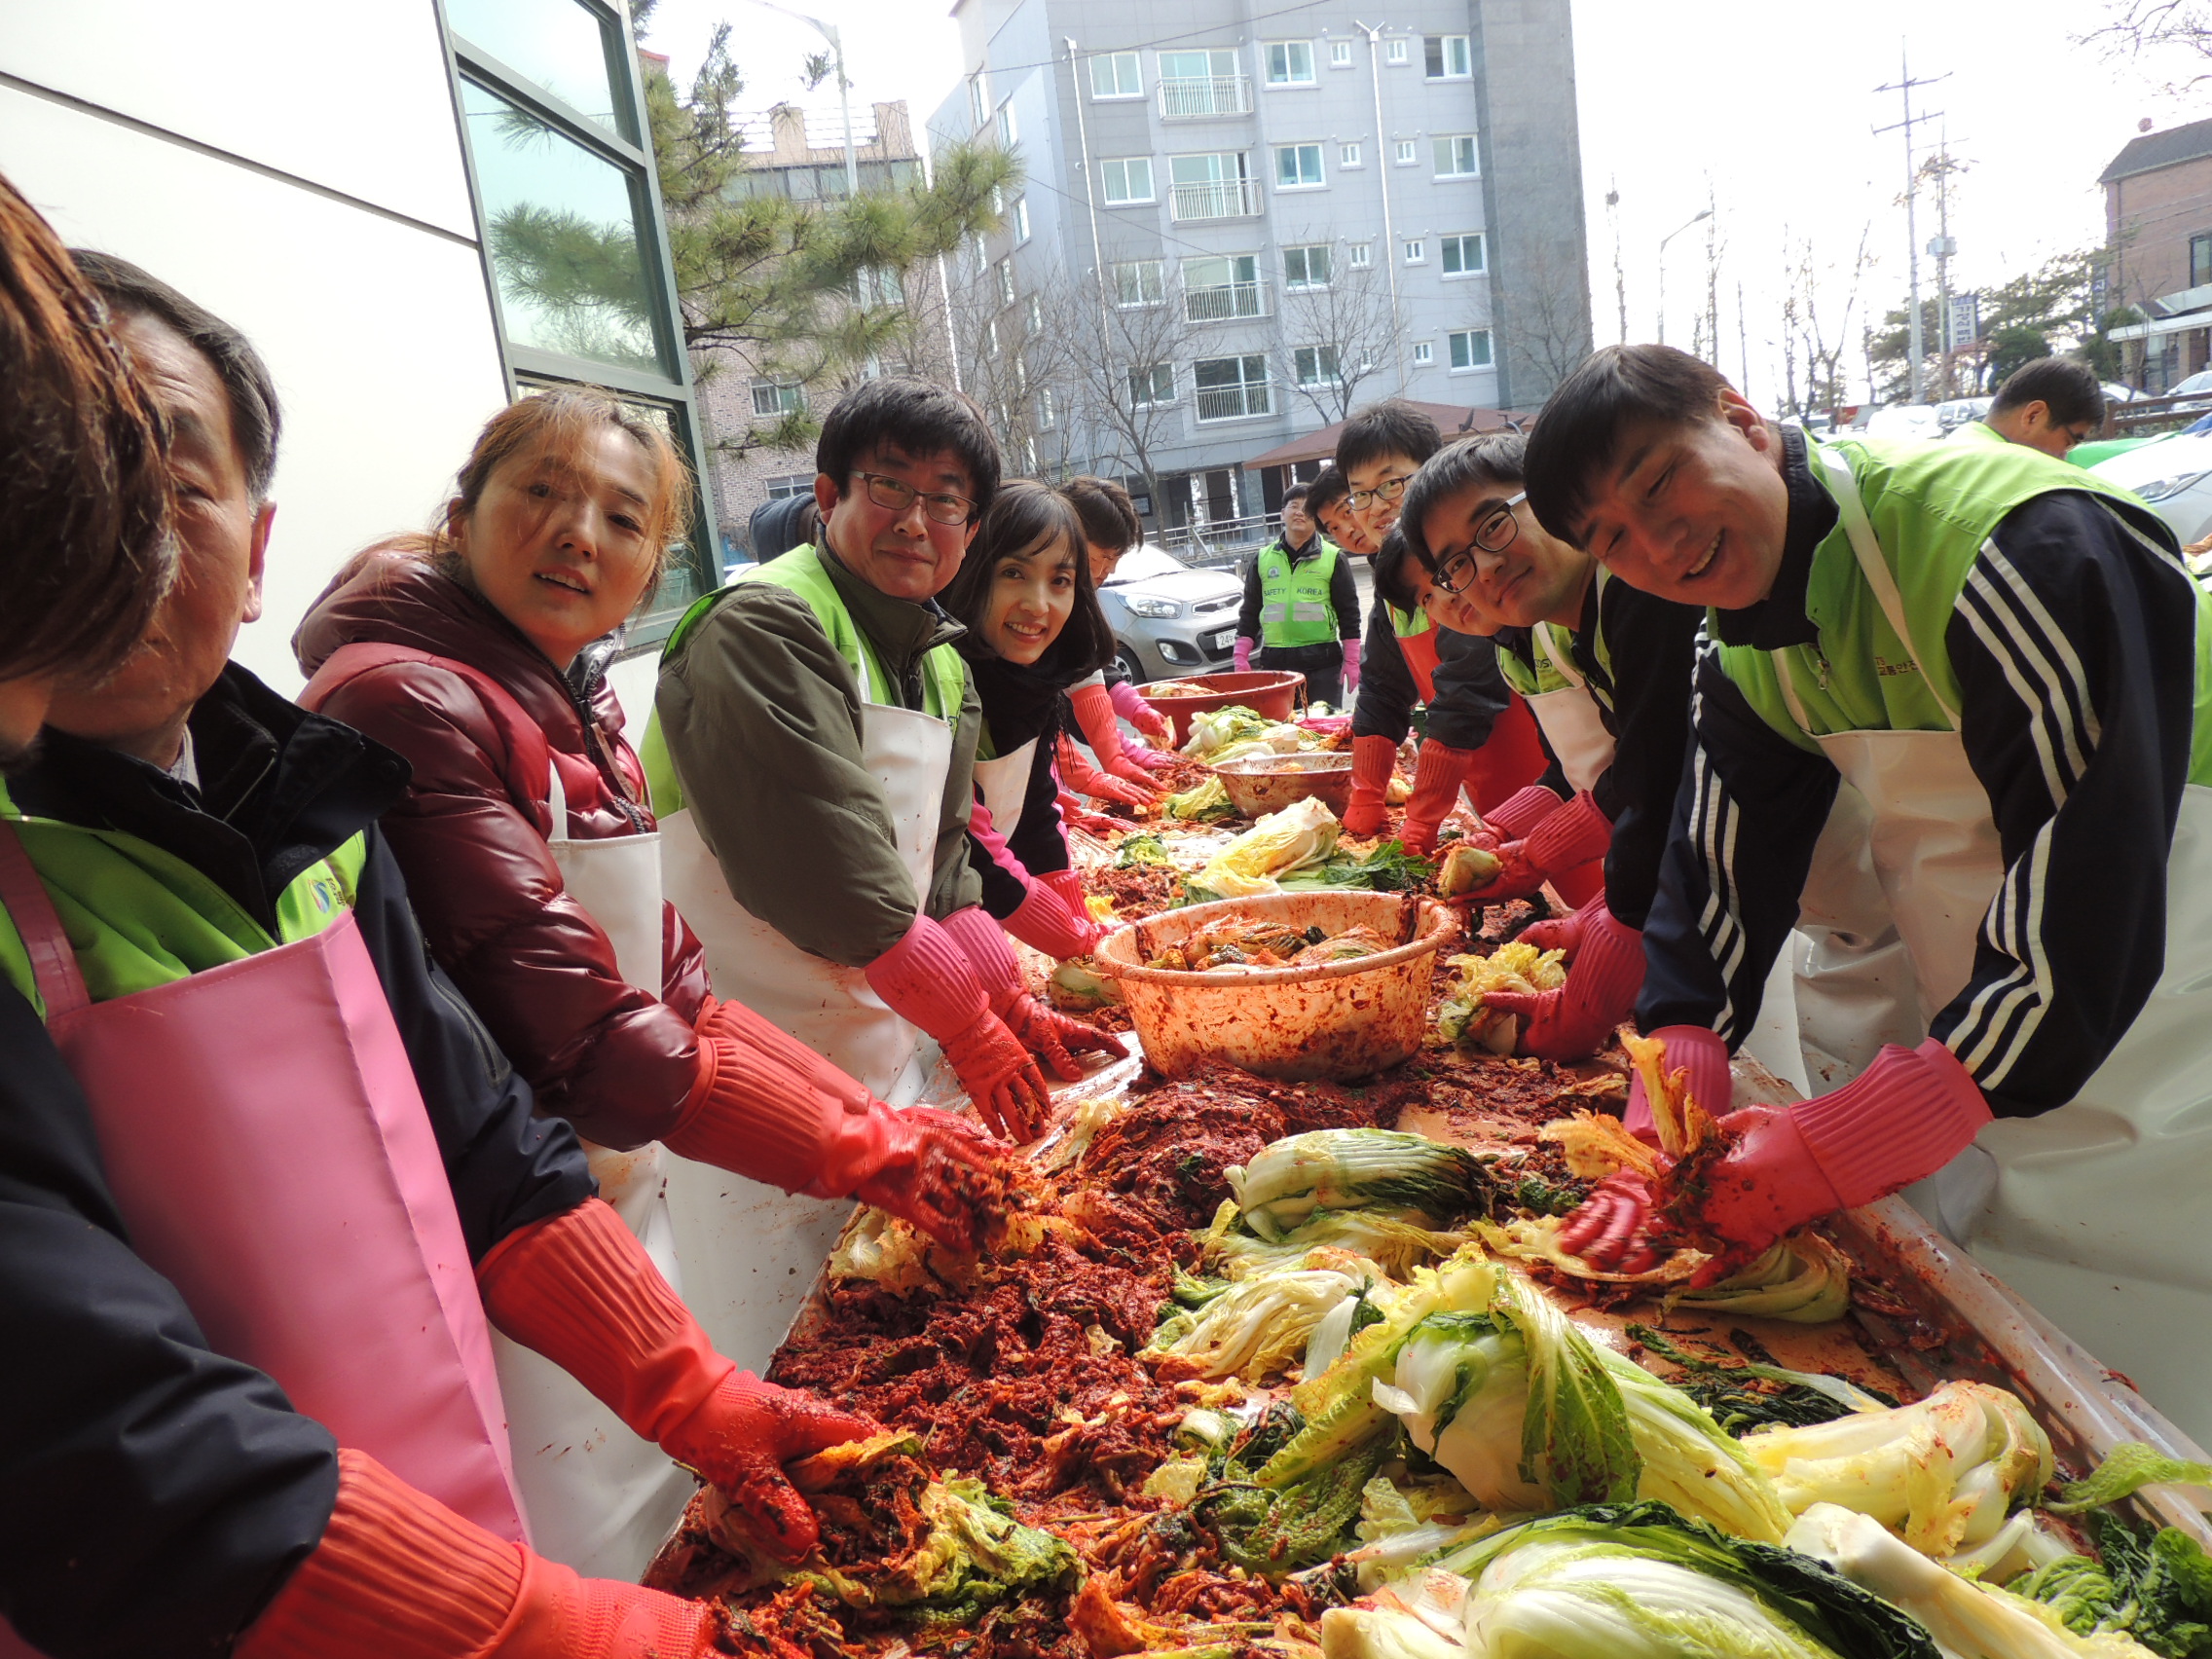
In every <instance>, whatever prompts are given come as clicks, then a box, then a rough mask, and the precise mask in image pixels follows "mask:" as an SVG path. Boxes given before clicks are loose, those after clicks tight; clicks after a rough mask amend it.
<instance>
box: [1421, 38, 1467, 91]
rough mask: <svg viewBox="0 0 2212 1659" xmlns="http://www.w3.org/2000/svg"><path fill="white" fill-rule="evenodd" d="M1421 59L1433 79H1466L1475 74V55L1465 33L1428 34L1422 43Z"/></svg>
mask: <svg viewBox="0 0 2212 1659" xmlns="http://www.w3.org/2000/svg"><path fill="white" fill-rule="evenodd" d="M1420 47H1421V61H1422V63H1423V64H1424V65H1425V66H1426V67H1427V70H1428V78H1429V79H1430V80H1431V81H1465V80H1469V79H1471V78H1472V77H1473V75H1474V72H1475V70H1474V55H1473V54H1472V53H1471V52H1470V51H1469V49H1468V45H1467V37H1466V36H1465V35H1428V36H1425V37H1423V39H1422V40H1421V43H1420Z"/></svg>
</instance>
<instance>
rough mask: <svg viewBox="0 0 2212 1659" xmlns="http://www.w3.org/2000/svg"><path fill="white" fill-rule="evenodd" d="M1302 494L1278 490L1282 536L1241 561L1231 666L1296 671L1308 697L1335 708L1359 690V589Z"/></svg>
mask: <svg viewBox="0 0 2212 1659" xmlns="http://www.w3.org/2000/svg"><path fill="white" fill-rule="evenodd" d="M1306 493H1307V492H1306V486H1305V485H1303V484H1293V485H1292V486H1291V487H1290V488H1289V489H1288V490H1286V491H1284V492H1283V498H1282V534H1281V535H1278V536H1276V537H1275V538H1274V540H1272V541H1271V542H1269V543H1268V544H1267V545H1266V546H1265V547H1263V548H1261V549H1260V550H1259V552H1257V553H1255V554H1254V555H1253V556H1252V562H1251V564H1250V565H1248V566H1246V567H1245V570H1244V605H1243V608H1241V609H1240V610H1238V611H1237V613H1236V649H1235V662H1236V671H1237V673H1239V674H1243V673H1246V672H1248V671H1249V670H1250V669H1251V667H1252V664H1253V662H1254V661H1255V660H1257V661H1258V663H1259V665H1260V666H1261V667H1262V668H1265V669H1272V670H1275V671H1277V672H1281V673H1294V674H1303V675H1305V676H1306V695H1307V697H1308V698H1309V700H1310V701H1312V702H1315V703H1326V704H1328V706H1329V707H1330V708H1332V709H1334V708H1336V707H1337V705H1338V704H1339V703H1341V702H1343V701H1344V699H1345V697H1346V695H1347V694H1352V693H1356V692H1357V691H1358V690H1359V589H1358V588H1357V587H1356V586H1354V585H1353V583H1352V577H1351V561H1350V560H1349V559H1346V557H1345V555H1344V550H1343V549H1342V548H1340V547H1339V546H1338V545H1337V544H1336V543H1335V542H1333V541H1331V540H1330V539H1329V538H1328V537H1327V536H1325V535H1320V534H1319V533H1318V532H1317V531H1315V529H1314V527H1313V515H1312V514H1311V513H1309V512H1308V511H1307V510H1306ZM1255 645H1257V646H1258V647H1259V649H1258V653H1257V657H1256V658H1255V655H1254V650H1253V647H1254V646H1255Z"/></svg>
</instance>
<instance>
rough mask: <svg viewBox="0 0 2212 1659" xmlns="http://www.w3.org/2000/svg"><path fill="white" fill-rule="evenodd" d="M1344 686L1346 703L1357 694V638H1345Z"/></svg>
mask: <svg viewBox="0 0 2212 1659" xmlns="http://www.w3.org/2000/svg"><path fill="white" fill-rule="evenodd" d="M1344 686H1345V701H1346V703H1349V702H1350V701H1351V700H1352V699H1353V698H1354V697H1356V696H1358V695H1359V642H1358V641H1357V640H1346V642H1345V667H1344Z"/></svg>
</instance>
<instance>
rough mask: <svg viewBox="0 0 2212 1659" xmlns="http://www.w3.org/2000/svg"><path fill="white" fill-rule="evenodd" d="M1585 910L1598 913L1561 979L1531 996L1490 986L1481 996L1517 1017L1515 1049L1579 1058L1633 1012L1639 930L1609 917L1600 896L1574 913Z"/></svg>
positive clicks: (1639, 980)
mask: <svg viewBox="0 0 2212 1659" xmlns="http://www.w3.org/2000/svg"><path fill="white" fill-rule="evenodd" d="M1590 910H1595V911H1596V912H1597V913H1596V914H1595V915H1592V916H1590V919H1589V920H1588V921H1587V922H1585V923H1584V924H1583V927H1582V929H1581V933H1580V937H1579V939H1578V940H1577V941H1576V945H1575V950H1574V954H1573V956H1572V957H1571V958H1570V959H1569V960H1568V962H1567V983H1566V984H1564V985H1562V986H1560V987H1559V989H1558V990H1556V991H1538V992H1536V993H1534V994H1533V995H1522V994H1520V993H1518V992H1512V991H1493V992H1490V993H1489V994H1488V995H1486V996H1485V997H1484V998H1483V1006H1484V1007H1485V1008H1491V1009H1495V1010H1497V1011H1498V1012H1499V1013H1501V1014H1519V1015H1520V1016H1521V1021H1522V1024H1521V1038H1520V1041H1519V1043H1517V1044H1516V1045H1515V1047H1514V1052H1515V1053H1517V1054H1530V1055H1533V1056H1534V1057H1535V1058H1537V1059H1539V1060H1579V1059H1582V1058H1584V1057H1585V1056H1586V1055H1590V1054H1594V1053H1596V1052H1597V1051H1598V1050H1599V1049H1601V1048H1603V1047H1604V1042H1605V1039H1606V1038H1607V1037H1610V1036H1611V1035H1612V1034H1613V1028H1614V1027H1615V1026H1617V1025H1618V1024H1620V1022H1621V1021H1622V1020H1623V1019H1625V1018H1627V1017H1628V1016H1629V1014H1633V1013H1634V1012H1635V1010H1636V993H1637V992H1638V991H1640V990H1641V989H1642V988H1643V935H1642V934H1641V933H1639V932H1638V931H1637V930H1636V929H1635V928H1632V927H1629V926H1628V925H1627V924H1626V923H1623V922H1619V921H1616V920H1614V918H1613V914H1612V912H1611V911H1610V910H1607V909H1606V908H1605V905H1604V901H1603V900H1601V901H1599V902H1598V903H1596V904H1594V905H1589V906H1586V907H1585V909H1584V910H1580V911H1577V912H1576V914H1577V915H1584V914H1587V913H1588V912H1589V911H1590ZM1523 937H1524V938H1526V937H1527V936H1526V935H1524V936H1523Z"/></svg>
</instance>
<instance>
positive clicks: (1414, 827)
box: [1355, 738, 1475, 859]
mask: <svg viewBox="0 0 2212 1659" xmlns="http://www.w3.org/2000/svg"><path fill="white" fill-rule="evenodd" d="M1361 741H1362V742H1365V741H1366V740H1365V739H1364V738H1363V739H1361ZM1375 741H1377V742H1378V743H1380V742H1381V741H1382V739H1380V738H1377V739H1376V740H1375ZM1474 760H1475V756H1474V752H1473V751H1472V750H1466V749H1453V748H1450V747H1449V746H1447V745H1445V744H1441V743H1438V742H1437V741H1436V740H1435V739H1434V738H1429V739H1427V740H1425V741H1424V742H1423V743H1422V744H1421V746H1420V758H1419V761H1418V762H1416V764H1415V766H1414V793H1412V794H1411V795H1410V796H1408V797H1407V800H1406V821H1405V825H1404V827H1403V828H1402V829H1401V830H1399V831H1398V836H1399V839H1401V840H1402V841H1404V842H1405V844H1406V851H1408V852H1409V853H1419V855H1420V856H1421V857H1422V858H1424V859H1425V858H1427V857H1428V856H1429V855H1430V854H1431V853H1433V852H1435V851H1436V832H1437V831H1438V830H1441V829H1443V828H1444V815H1445V814H1446V813H1448V812H1450V811H1451V810H1452V808H1453V807H1454V806H1455V805H1456V804H1457V802H1458V799H1459V786H1460V784H1462V783H1463V782H1465V780H1466V776H1467V768H1468V767H1469V766H1471V765H1473V764H1474ZM1355 763H1356V762H1355Z"/></svg>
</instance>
